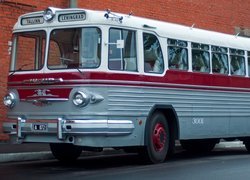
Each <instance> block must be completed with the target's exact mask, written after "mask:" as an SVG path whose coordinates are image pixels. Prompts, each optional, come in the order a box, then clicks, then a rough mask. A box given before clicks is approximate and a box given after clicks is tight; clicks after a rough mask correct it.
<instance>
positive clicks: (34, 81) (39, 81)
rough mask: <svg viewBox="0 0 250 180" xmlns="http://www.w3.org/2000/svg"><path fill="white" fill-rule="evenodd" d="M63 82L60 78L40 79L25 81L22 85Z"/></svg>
mask: <svg viewBox="0 0 250 180" xmlns="http://www.w3.org/2000/svg"><path fill="white" fill-rule="evenodd" d="M61 82H63V79H62V78H42V79H26V80H23V84H55V83H61Z"/></svg>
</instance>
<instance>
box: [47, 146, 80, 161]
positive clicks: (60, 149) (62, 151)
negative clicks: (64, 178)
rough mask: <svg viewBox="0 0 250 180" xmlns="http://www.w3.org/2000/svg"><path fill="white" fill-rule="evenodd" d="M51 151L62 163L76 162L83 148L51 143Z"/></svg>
mask: <svg viewBox="0 0 250 180" xmlns="http://www.w3.org/2000/svg"><path fill="white" fill-rule="evenodd" d="M50 149H51V152H52V154H53V155H54V157H55V158H56V159H58V160H59V161H61V162H72V161H75V160H76V159H77V158H78V157H79V156H80V155H81V153H82V147H80V146H75V145H73V144H60V143H51V144H50Z"/></svg>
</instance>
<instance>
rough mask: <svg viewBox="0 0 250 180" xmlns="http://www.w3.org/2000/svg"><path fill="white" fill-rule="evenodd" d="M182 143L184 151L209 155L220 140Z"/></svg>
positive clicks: (184, 141)
mask: <svg viewBox="0 0 250 180" xmlns="http://www.w3.org/2000/svg"><path fill="white" fill-rule="evenodd" d="M180 143H181V146H182V147H183V149H185V150H187V151H189V152H195V153H208V152H210V151H212V150H213V149H214V146H215V145H216V144H217V143H218V140H216V139H209V140H182V141H180Z"/></svg>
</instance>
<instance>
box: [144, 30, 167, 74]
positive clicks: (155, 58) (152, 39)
mask: <svg viewBox="0 0 250 180" xmlns="http://www.w3.org/2000/svg"><path fill="white" fill-rule="evenodd" d="M143 45H144V71H145V72H147V73H163V70H164V63H163V55H162V51H161V46H160V43H159V40H158V39H157V37H156V36H155V35H153V34H148V33H143Z"/></svg>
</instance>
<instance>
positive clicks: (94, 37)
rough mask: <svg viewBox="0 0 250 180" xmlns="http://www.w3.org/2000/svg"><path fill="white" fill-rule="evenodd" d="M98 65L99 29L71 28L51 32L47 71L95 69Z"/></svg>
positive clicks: (99, 50)
mask: <svg viewBox="0 0 250 180" xmlns="http://www.w3.org/2000/svg"><path fill="white" fill-rule="evenodd" d="M100 63H101V31H100V29H98V28H72V29H57V30H54V31H52V33H51V35H50V45H49V58H48V68H49V69H72V68H73V69H74V68H97V67H99V65H100Z"/></svg>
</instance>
